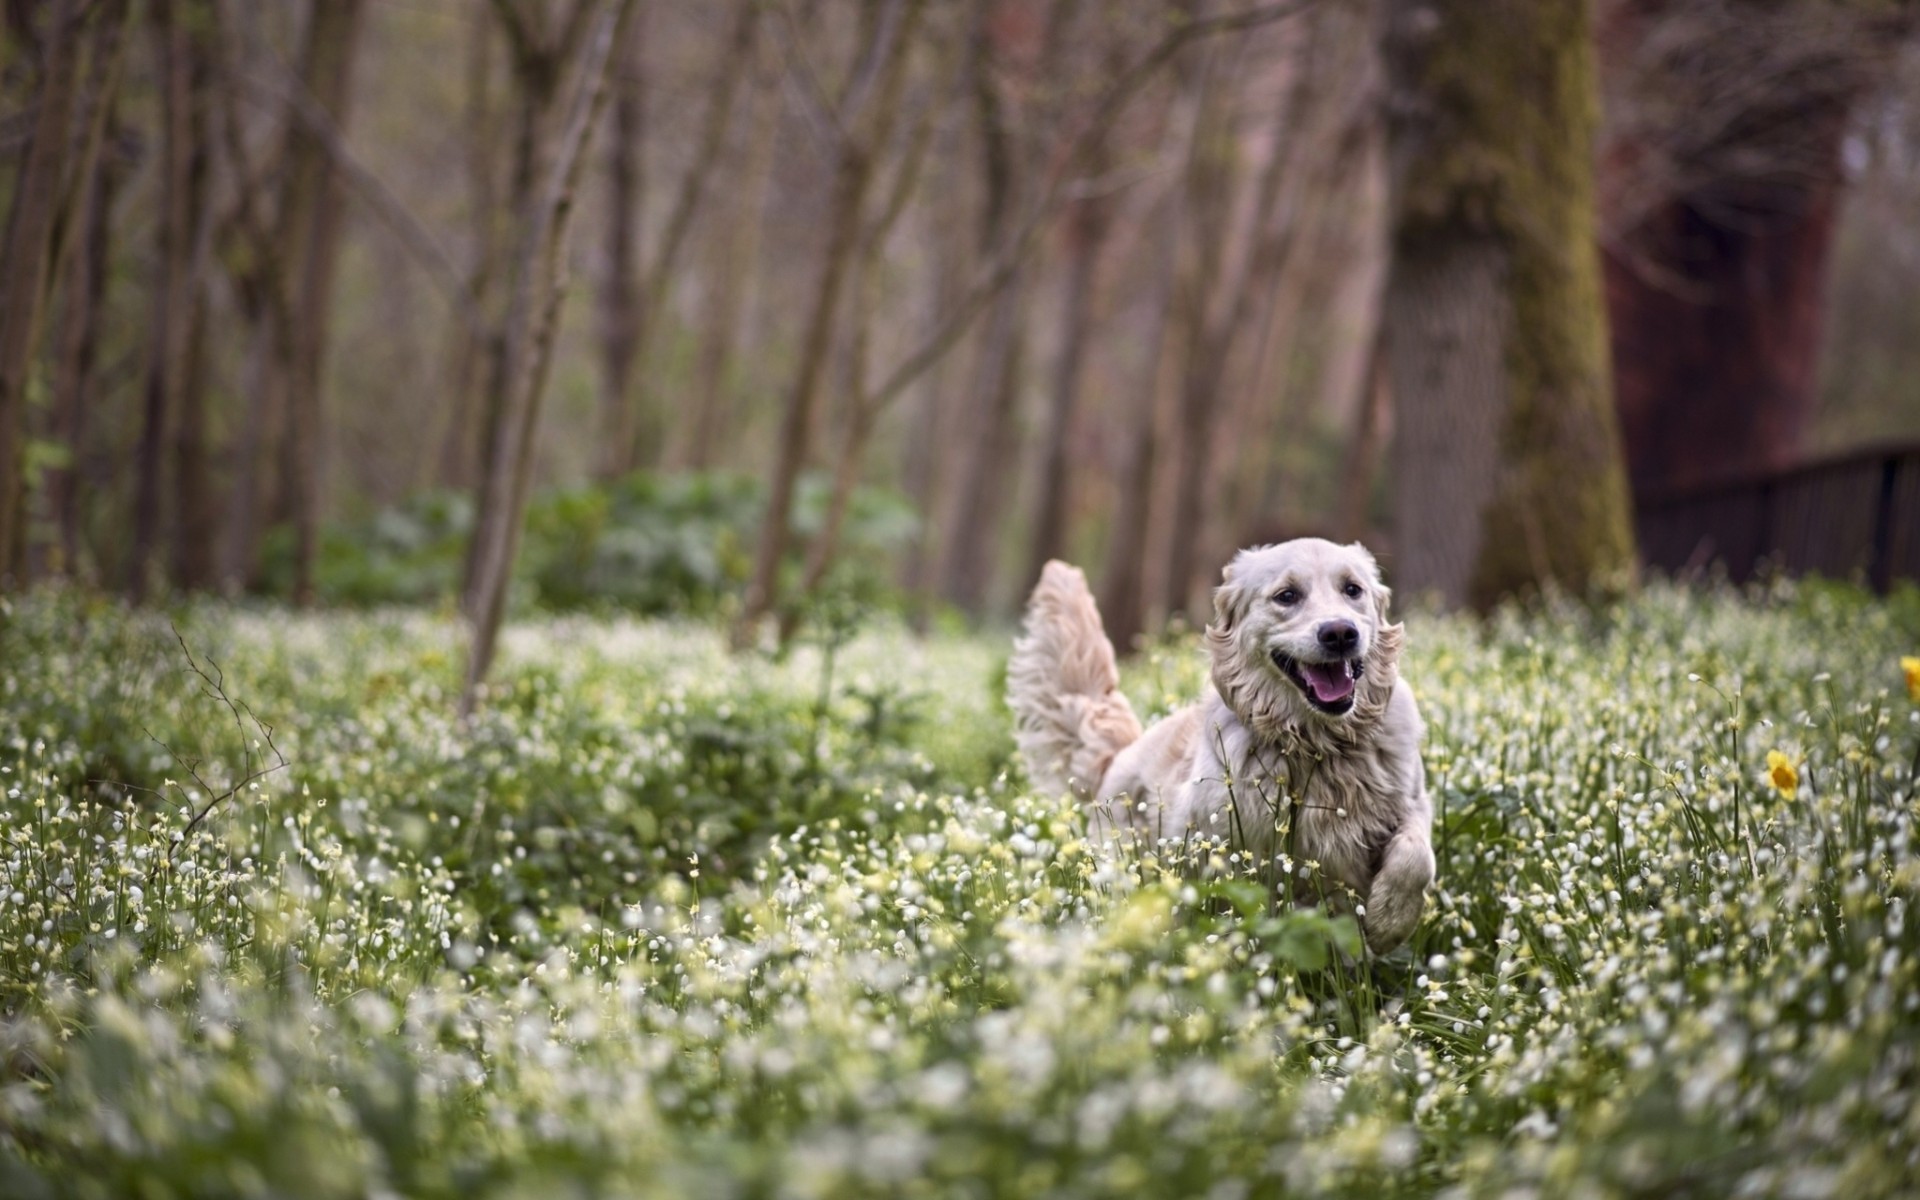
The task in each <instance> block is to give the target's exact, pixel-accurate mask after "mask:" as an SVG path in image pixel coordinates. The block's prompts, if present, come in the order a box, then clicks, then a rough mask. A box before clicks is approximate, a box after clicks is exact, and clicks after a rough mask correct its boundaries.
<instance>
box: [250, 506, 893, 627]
mask: <svg viewBox="0 0 1920 1200" xmlns="http://www.w3.org/2000/svg"><path fill="white" fill-rule="evenodd" d="M828 490H829V481H828V480H827V479H826V478H825V477H824V476H821V475H819V474H813V475H808V476H806V477H805V478H804V479H803V480H802V481H801V487H800V492H799V496H798V500H797V508H796V511H795V513H794V525H795V529H796V531H797V532H798V533H799V534H800V535H801V540H800V543H799V545H798V547H797V548H796V550H795V554H796V555H798V554H800V553H802V552H804V548H805V545H806V539H808V538H810V537H812V536H813V535H814V534H816V533H818V532H819V530H820V527H821V525H822V524H823V522H824V518H825V513H826V505H827V495H828ZM763 508H764V484H763V482H762V481H761V480H760V479H759V478H758V477H757V476H752V475H745V474H735V473H727V472H717V471H716V472H706V473H697V472H696V473H680V474H672V475H655V474H652V473H649V472H636V473H634V474H632V475H628V476H626V477H625V478H622V479H620V480H617V481H615V482H613V483H611V484H604V485H599V484H596V485H588V486H583V487H578V488H571V489H560V490H553V491H548V492H544V493H541V494H539V495H537V496H535V497H534V498H533V499H532V501H531V502H530V503H529V505H528V509H527V519H526V530H525V534H524V537H523V539H522V543H521V551H520V558H519V561H518V562H517V563H516V564H515V568H516V569H515V590H514V596H515V599H516V604H517V607H519V608H522V609H524V608H526V607H529V606H534V607H538V608H541V609H545V610H548V611H554V612H566V611H573V610H581V609H587V610H618V611H623V612H633V613H640V614H644V615H650V616H653V615H664V614H673V613H680V614H692V615H705V614H711V613H714V612H716V611H718V610H720V609H721V608H722V607H723V606H725V605H726V604H727V603H728V602H729V601H730V599H731V598H732V597H733V596H734V595H736V594H737V593H738V592H739V590H740V589H741V588H742V587H744V586H745V584H746V580H747V576H748V574H749V573H750V570H751V566H752V563H751V559H750V557H749V556H750V555H751V553H752V548H753V547H752V543H751V540H750V539H751V537H752V531H753V529H754V527H755V523H756V522H758V521H759V519H760V513H761V511H762V509H763ZM473 523H474V509H473V503H472V500H471V498H470V497H468V496H467V495H465V494H463V493H453V492H426V493H422V494H420V495H418V496H415V497H414V498H412V499H410V500H408V501H407V502H405V503H404V504H402V505H400V506H398V507H395V508H388V509H382V510H380V511H379V512H376V513H374V514H373V515H372V516H369V517H366V518H364V519H362V520H358V521H352V522H347V523H344V524H341V525H336V526H332V527H329V528H328V529H326V530H325V531H323V533H322V537H321V541H320V548H319V552H318V561H317V562H316V564H315V576H316V580H317V584H316V586H317V589H318V591H319V595H320V598H321V600H322V601H324V602H326V603H329V604H334V605H347V606H353V607H370V606H375V605H382V604H434V603H443V602H446V601H447V600H449V599H450V598H452V597H453V596H454V595H455V593H456V592H457V591H458V589H459V584H460V574H461V567H462V563H463V561H464V558H465V555H466V551H467V543H468V540H469V539H470V538H471V536H472V533H473ZM913 530H914V516H913V512H912V509H911V507H910V506H908V505H907V504H906V503H905V501H903V500H902V499H900V498H899V497H898V496H895V495H893V494H891V493H886V492H881V491H876V490H873V489H860V490H858V491H856V493H855V495H854V499H853V504H852V507H851V509H850V511H849V513H848V519H847V528H846V530H845V532H844V533H843V535H842V560H843V565H842V568H841V569H840V570H839V571H838V572H837V573H836V575H835V576H834V580H833V583H834V588H835V591H836V593H837V594H839V595H842V596H847V597H852V598H854V599H856V600H858V601H859V602H861V603H864V604H869V605H871V604H878V603H885V602H888V601H890V600H891V595H892V592H891V585H890V583H889V580H888V575H887V572H886V570H885V564H886V563H887V562H888V561H891V555H892V553H893V552H894V551H895V550H897V549H898V548H899V547H900V546H901V545H902V544H903V543H904V542H905V541H906V539H907V538H908V537H910V536H911V535H912V533H913ZM262 558H263V561H264V563H265V567H264V590H265V591H266V592H267V593H268V594H270V595H276V596H286V595H290V594H291V592H292V586H293V537H292V530H291V529H289V528H286V527H280V528H277V529H275V530H274V531H273V532H272V533H271V534H270V535H269V536H268V538H267V539H266V543H265V545H264V547H263V551H262ZM798 567H799V563H798V560H797V558H796V560H795V561H794V562H792V563H790V564H789V566H788V569H789V570H790V571H795V572H797V570H798Z"/></svg>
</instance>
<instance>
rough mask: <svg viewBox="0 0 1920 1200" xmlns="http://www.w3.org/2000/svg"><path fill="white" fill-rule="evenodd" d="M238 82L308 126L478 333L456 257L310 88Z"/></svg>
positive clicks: (245, 75) (249, 75)
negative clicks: (360, 154)
mask: <svg viewBox="0 0 1920 1200" xmlns="http://www.w3.org/2000/svg"><path fill="white" fill-rule="evenodd" d="M238 78H239V79H240V80H241V81H242V82H244V83H246V84H247V85H248V86H249V87H251V88H253V89H254V90H255V91H257V92H259V93H260V94H261V95H263V96H265V97H266V98H268V99H270V100H272V101H275V102H276V103H281V104H285V105H286V106H287V107H288V109H289V111H291V112H292V113H293V114H294V116H295V118H296V119H298V120H299V122H300V123H301V124H302V125H303V126H305V127H306V130H307V132H308V133H309V134H310V135H311V136H312V137H313V140H314V141H315V142H316V143H317V144H318V145H319V146H320V147H321V149H322V150H324V151H325V152H326V154H327V157H328V158H330V159H331V160H332V161H333V165H334V166H335V167H336V168H337V169H338V170H339V171H340V174H341V177H342V178H343V179H345V180H346V181H347V183H348V184H349V185H350V186H351V187H352V188H353V190H354V193H355V194H356V195H357V196H359V198H360V199H361V200H362V201H364V202H365V203H366V205H367V207H368V209H369V210H370V211H371V212H372V213H373V215H374V216H376V217H378V218H379V219H380V221H381V223H382V224H384V225H386V226H387V228H388V230H389V231H390V232H392V233H393V234H394V235H395V237H397V238H398V239H399V241H400V244H401V245H402V246H404V247H405V248H406V249H407V250H408V251H409V252H411V253H412V254H413V256H414V257H415V258H416V259H418V260H419V261H420V263H421V265H422V266H424V267H425V268H426V270H427V275H428V276H429V277H430V278H431V279H432V280H433V281H434V283H435V284H436V285H437V286H438V287H439V290H440V291H441V292H442V293H444V294H445V296H446V298H447V301H448V303H449V304H450V305H452V307H453V311H454V315H455V316H457V317H458V318H459V319H460V321H461V322H462V324H464V325H465V326H466V327H467V328H468V329H469V330H471V331H475V332H478V331H479V330H480V328H481V320H480V314H479V312H478V311H477V309H476V308H475V306H474V301H473V296H472V293H471V292H470V290H469V289H468V287H467V283H466V279H465V277H464V276H463V274H462V272H461V270H460V268H459V267H458V266H457V265H456V264H455V263H454V261H453V257H452V256H451V255H449V254H448V253H447V250H446V248H445V247H444V246H442V245H441V244H440V241H439V239H438V238H436V237H434V235H433V231H432V230H430V229H428V228H427V227H426V226H425V225H424V224H422V223H421V221H420V219H419V218H418V217H416V216H414V215H413V211H412V210H411V209H409V208H408V207H407V206H406V203H405V202H404V201H402V200H401V199H400V198H399V197H398V196H396V195H394V194H393V190H392V189H391V188H389V187H388V186H387V185H386V183H385V182H383V181H382V180H381V179H380V177H379V176H377V175H375V174H374V173H373V171H372V170H371V169H369V168H368V167H367V166H366V164H364V163H362V162H361V161H360V160H359V159H358V158H356V157H354V154H353V151H351V150H350V149H348V148H347V143H346V139H345V138H344V137H342V136H341V134H340V127H339V126H338V125H337V124H335V123H334V120H333V117H332V115H331V114H330V113H328V112H327V110H326V108H325V107H324V106H323V105H321V104H320V103H319V102H318V101H317V100H315V99H314V98H313V95H312V93H310V92H308V91H307V89H306V86H305V85H304V84H302V83H301V82H300V81H299V80H298V79H295V78H292V77H291V76H286V77H281V78H269V77H267V76H264V75H261V74H257V73H255V72H253V71H250V70H246V69H244V68H243V69H241V70H239V72H238Z"/></svg>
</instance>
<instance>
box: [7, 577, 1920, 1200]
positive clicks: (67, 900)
mask: <svg viewBox="0 0 1920 1200" xmlns="http://www.w3.org/2000/svg"><path fill="white" fill-rule="evenodd" d="M176 627H177V632H176ZM1408 630H1409V650H1408V654H1407V658H1406V659H1405V660H1404V662H1403V667H1402V670H1403V674H1404V675H1405V677H1406V678H1407V679H1408V680H1409V681H1410V682H1411V683H1412V684H1413V686H1414V687H1415V689H1416V691H1417V692H1418V694H1419V696H1420V699H1421V703H1422V707H1423V709H1424V710H1425V713H1426V715H1427V719H1428V722H1429V726H1430V728H1429V744H1428V747H1427V752H1426V762H1427V769H1428V774H1429V783H1430V786H1431V788H1432V791H1433V794H1434V799H1435V805H1436V811H1437V813H1438V823H1437V827H1436V829H1435V834H1434V845H1435V850H1436V854H1437V856H1438V860H1439V882H1438V885H1437V888H1436V891H1435V893H1434V894H1433V895H1432V896H1431V897H1430V899H1429V903H1428V911H1427V917H1426V919H1425V921H1424V922H1423V924H1422V926H1421V928H1420V930H1419V932H1418V933H1417V934H1416V936H1415V938H1414V941H1413V944H1412V946H1411V947H1410V949H1405V950H1402V951H1400V952H1397V953H1396V954H1395V955H1394V956H1391V957H1389V958H1387V959H1382V960H1373V959H1369V958H1367V957H1365V954H1364V951H1363V950H1362V948H1361V946H1360V942H1359V939H1358V937H1357V934H1356V932H1355V930H1354V929H1353V927H1352V925H1351V923H1350V922H1349V921H1347V920H1345V919H1342V920H1340V921H1332V920H1329V919H1328V918H1326V917H1325V916H1323V915H1321V914H1320V913H1318V912H1311V911H1309V912H1287V911H1281V910H1275V908H1274V906H1273V905H1272V904H1271V902H1270V901H1269V899H1268V896H1267V893H1266V891H1265V890H1264V889H1263V888H1262V887H1260V886H1258V885H1256V884H1254V883H1251V882H1250V881H1249V879H1248V878H1247V877H1246V876H1247V875H1249V874H1252V873H1253V867H1254V866H1255V864H1236V865H1234V866H1231V867H1229V868H1228V869H1226V870H1223V871H1221V872H1219V873H1216V874H1215V875H1213V876H1211V877H1208V878H1203V879H1193V878H1186V877H1182V876H1177V875H1170V874H1167V873H1165V872H1163V871H1161V870H1160V869H1158V868H1157V867H1156V866H1155V865H1154V864H1153V863H1151V862H1148V861H1142V860H1140V859H1138V858H1111V857H1105V856H1103V855H1102V854H1100V853H1098V852H1096V851H1095V850H1093V849H1092V848H1090V847H1089V846H1088V845H1087V844H1086V843H1085V842H1084V841H1083V840H1082V839H1083V834H1084V827H1083V825H1082V824H1081V822H1080V821H1079V820H1078V819H1077V816H1076V814H1075V812H1074V811H1073V808H1072V806H1071V804H1070V803H1068V802H1067V801H1065V800H1063V799H1060V798H1056V797H1051V796H1036V795H1031V794H1028V793H1027V791H1026V790H1025V788H1024V785H1023V780H1022V776H1021V775H1020V772H1019V768H1018V766H1017V764H1015V763H1014V762H1013V761H1012V758H1011V754H1012V744H1011V738H1010V736H1009V733H1008V729H1007V718H1006V716H1005V713H1004V711H1003V710H1002V709H1001V707H1000V702H999V700H998V698H997V692H998V690H999V686H1000V684H999V672H1000V670H1001V668H1002V665H1003V664H1004V661H1005V655H1006V650H1007V648H1008V647H1007V640H1006V639H1004V638H998V637H995V638H960V637H937V638H934V639H931V640H926V641H920V640H915V639H913V638H912V637H910V636H909V635H907V634H906V633H905V632H903V631H899V630H895V629H892V628H889V627H884V626H882V627H878V628H874V629H870V630H868V631H865V632H862V633H860V634H859V635H858V636H854V637H852V638H851V639H850V640H847V641H844V642H835V643H828V644H816V645H810V646H806V647H803V648H802V649H801V650H799V651H798V652H796V653H795V654H793V655H792V656H791V657H790V658H788V659H786V660H783V661H771V660H766V659H760V658H750V657H749V658H735V657H731V656H729V655H728V654H727V652H726V651H725V649H724V643H723V638H722V637H721V636H720V634H719V633H718V632H716V631H715V630H714V629H713V628H711V627H709V626H707V625H699V624H690V623H673V622H654V623H636V622H627V621H604V620H593V619H588V618H564V619H558V618H556V619H544V620H540V621H533V622H529V623H525V624H521V625H518V626H515V627H512V628H510V629H509V631H508V634H507V636H506V638H505V641H504V644H503V649H502V660H501V668H500V671H499V672H498V674H497V675H496V682H495V684H494V687H493V690H492V692H491V694H490V696H489V699H488V702H487V704H486V705H485V707H484V710H483V712H482V713H481V715H480V716H479V717H477V718H476V720H475V722H474V723H473V725H472V726H470V727H467V728H463V727H461V726H460V725H459V724H458V723H457V722H456V721H455V719H454V717H453V707H454V696H455V692H456V688H457V676H458V671H459V669H460V666H461V652H462V645H463V642H462V634H461V631H460V628H459V626H458V625H456V624H455V623H454V622H452V621H451V620H449V619H447V618H445V617H443V616H436V615H432V614H428V613H423V612H411V611H408V612H386V613H373V614H360V615H296V614H290V613H286V612H282V611H278V610H267V609H236V608H227V607H220V606H206V607H198V608H193V609H190V610H186V611H183V612H181V613H178V614H176V615H175V617H174V619H173V621H172V622H171V623H170V622H169V621H168V619H167V618H166V617H164V616H157V615H151V614H138V613H131V612H129V611H127V610H125V609H123V608H120V607H117V606H114V605H110V604H106V603H103V602H96V601H93V600H89V599H85V598H81V597H78V596H73V595H62V594H57V593H56V594H44V595H33V596H29V597H25V598H18V599H15V600H14V601H13V602H12V604H11V607H10V608H6V609H4V610H0V839H3V840H4V845H3V846H0V1195H5V1196H18V1197H32V1196H88V1197H118V1196H142V1197H168V1196H177V1197H187V1196H193V1197H202V1196H228V1195H232V1196H241V1195H248V1196H255V1195H279V1196H298V1197H323V1196H327V1197H331V1196H341V1197H346V1196H372V1195H400V1196H476V1195H500V1196H509V1195H524V1196H554V1195H622V1196H624V1195H636V1196H661V1197H668V1196H675V1197H677V1196H700V1197H709V1196H712V1197H722V1196H740V1197H749V1196H752V1197H758V1196H766V1197H788V1196H792V1197H810V1196H820V1197H840V1196H860V1195H872V1196H936V1195H937V1196H948V1195H952V1196H979V1197H989V1196H1063V1197H1078V1196H1116V1197H1117V1196H1146V1195H1154V1196H1175V1195H1178V1196H1205V1197H1219V1198H1221V1200H1229V1198H1234V1197H1251V1196H1267V1195H1278V1194H1326V1195H1353V1196H1368V1197H1374V1196H1396V1195H1422V1196H1425V1195H1450V1196H1488V1197H1523V1196H1580V1197H1587V1196H1591V1197H1608V1196H1662V1197H1679V1196H1703V1197H1709V1196H1710V1197H1722V1196H1783V1197H1821V1196H1835V1197H1869V1196H1894V1195H1901V1194H1912V1188H1913V1187H1914V1181H1916V1180H1920V965H1917V960H1920V929H1917V928H1916V926H1915V922H1914V917H1913V914H1912V913H1911V912H1910V911H1909V910H1910V908H1911V906H1912V904H1913V901H1914V899H1915V897H1916V895H1920V842H1917V841H1916V832H1915V818H1916V812H1917V811H1920V810H1917V808H1916V804H1915V800H1914V798H1913V786H1914V773H1913V772H1914V763H1915V762H1916V760H1917V758H1920V716H1917V715H1916V714H1917V713H1920V707H1916V701H1915V699H1914V698H1913V696H1912V695H1911V694H1910V691H1909V686H1910V685H1909V682H1908V679H1907V678H1905V677H1903V674H1902V662H1901V659H1902V657H1903V655H1906V654H1909V653H1911V652H1912V651H1914V650H1915V649H1916V648H1920V597H1915V596H1914V595H1912V594H1908V595H1904V596H1899V597H1896V598H1894V599H1893V600H1886V601H1883V600H1874V599H1870V598H1867V597H1864V596H1863V595H1861V594H1859V593H1857V592H1854V591H1851V590H1849V589H1844V588H1839V587H1831V586H1826V585H1815V584H1780V585H1776V586H1774V587H1772V588H1770V589H1766V590H1757V591H1752V592H1745V593H1734V592H1731V591H1724V590H1723V591H1717V592H1705V593H1702V592H1689V591H1685V590H1680V589H1675V588H1670V587H1666V586H1664V585H1663V586H1655V587H1652V588H1649V589H1647V590H1646V591H1644V592H1642V593H1641V594H1640V595H1638V596H1636V597H1634V598H1633V599H1631V600H1627V601H1623V602H1620V603H1618V604H1616V605H1613V606H1610V607H1604V608H1598V609H1590V608H1579V607H1573V606H1554V607H1548V608H1543V609H1539V610H1534V611H1530V612H1519V611H1514V612H1507V613H1504V614H1502V615H1499V616H1496V617H1494V618H1492V619H1490V620H1488V621H1486V622H1473V621H1468V620H1464V619H1457V618H1447V619H1440V618H1422V617H1420V616H1418V615H1415V616H1413V617H1412V618H1410V620H1409V625H1408ZM1910 667H1912V668H1920V664H1910ZM1123 676H1124V678H1125V680H1126V684H1127V686H1128V687H1129V689H1130V690H1131V691H1132V693H1133V698H1134V701H1135V706H1136V708H1137V709H1139V710H1140V711H1142V712H1143V714H1144V713H1149V712H1158V711H1163V710H1164V709H1166V708H1168V707H1170V706H1172V705H1173V704H1176V703H1179V702H1181V701H1183V700H1185V699H1186V698H1188V697H1190V696H1192V695H1193V694H1194V693H1195V692H1196V691H1197V689H1198V688H1199V686H1200V684H1201V680H1202V664H1201V661H1200V658H1199V651H1198V648H1197V644H1196V642H1195V641H1194V640H1192V639H1185V640H1181V639H1175V640H1170V641H1167V642H1165V643H1162V644H1159V645H1157V646H1155V647H1153V648H1152V649H1151V650H1150V651H1148V652H1147V653H1146V654H1145V655H1143V656H1142V657H1141V658H1140V659H1138V660H1136V661H1134V662H1132V663H1129V664H1127V666H1126V667H1125V668H1124V670H1123ZM1914 686H1917V687H1920V680H1915V683H1914Z"/></svg>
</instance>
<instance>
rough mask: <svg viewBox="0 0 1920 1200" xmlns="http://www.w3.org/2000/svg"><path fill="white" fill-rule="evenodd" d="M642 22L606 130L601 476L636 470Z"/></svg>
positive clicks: (628, 34) (630, 35)
mask: <svg viewBox="0 0 1920 1200" xmlns="http://www.w3.org/2000/svg"><path fill="white" fill-rule="evenodd" d="M640 27H641V26H640V21H638V20H634V21H630V22H628V24H627V28H626V31H625V33H624V34H622V36H621V41H620V46H619V48H618V50H616V51H615V57H614V66H613V84H612V87H613V122H612V125H611V126H610V127H609V128H608V130H607V134H608V136H607V229H606V233H607V247H606V261H605V265H604V267H603V271H604V274H603V275H602V277H601V284H600V447H599V450H600V455H599V461H598V463H597V464H596V467H595V473H596V474H597V475H598V476H599V477H600V478H601V479H612V478H614V477H616V476H618V475H621V474H623V473H625V472H626V471H627V470H628V468H629V467H630V466H631V465H632V464H631V461H630V458H629V455H628V447H629V446H631V445H632V443H633V438H634V432H633V408H632V393H633V364H634V360H635V359H636V358H637V357H638V356H639V353H640V345H639V342H640V336H641V329H640V323H641V312H640V279H639V274H640V262H639V255H640V237H639V233H640V225H641V220H640V217H641V212H640V205H641V202H642V200H643V199H644V198H645V195H646V185H645V181H644V179H643V178H642V177H641V170H642V167H643V163H642V159H641V154H642V150H643V142H644V139H645V137H646V123H645V122H646V109H645V105H646V89H645V85H644V78H643V75H642V65H641V50H640V48H641V38H640Z"/></svg>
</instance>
